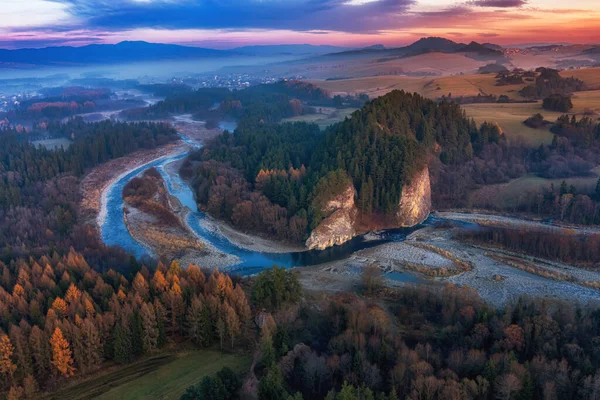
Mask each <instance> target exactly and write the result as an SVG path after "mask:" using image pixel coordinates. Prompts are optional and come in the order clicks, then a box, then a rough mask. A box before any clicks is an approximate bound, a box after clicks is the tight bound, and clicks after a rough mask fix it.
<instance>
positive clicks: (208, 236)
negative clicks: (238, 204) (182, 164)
mask: <svg viewBox="0 0 600 400" xmlns="http://www.w3.org/2000/svg"><path fill="white" fill-rule="evenodd" d="M221 128H222V129H229V130H231V129H232V128H233V129H235V127H234V126H231V124H229V125H228V126H222V127H221ZM181 139H182V140H183V141H184V142H186V143H187V144H189V145H190V146H192V147H194V148H198V147H200V145H199V144H197V143H195V142H193V141H192V140H190V139H189V138H187V137H186V136H184V135H181ZM188 154H189V152H185V153H181V154H177V155H172V156H165V157H162V158H158V159H156V160H154V161H152V162H150V163H148V164H145V165H143V166H140V167H138V168H136V169H134V170H132V171H129V172H127V173H125V174H123V175H121V176H120V177H118V178H117V179H116V180H115V181H114V182H113V183H112V184H111V185H110V186H109V187H108V188H107V189H106V190H105V192H104V194H103V198H102V203H103V210H104V211H103V215H102V218H101V219H100V221H101V235H102V239H103V240H104V242H105V243H106V244H108V245H117V246H120V247H122V248H123V249H125V250H126V251H127V252H129V253H130V254H133V255H134V256H135V257H137V258H140V257H142V256H144V255H149V256H152V255H153V253H152V249H149V248H145V247H144V246H143V245H141V244H140V243H138V242H137V241H136V240H135V239H134V238H133V237H132V236H131V234H130V233H129V231H128V230H127V226H126V225H125V221H124V219H123V199H122V192H123V188H124V187H125V185H126V184H127V182H129V181H130V180H131V179H133V178H134V177H135V176H137V175H139V174H140V173H142V172H144V171H146V170H148V169H150V168H152V167H155V168H156V169H157V170H158V171H159V172H160V174H161V175H162V177H163V179H164V181H165V183H166V187H167V189H168V191H169V193H170V194H171V195H172V196H174V197H176V198H177V199H178V200H179V201H180V202H181V204H182V205H183V206H185V207H187V208H188V209H189V210H190V212H189V213H188V216H187V223H188V225H189V227H190V228H191V229H192V230H193V231H194V233H195V234H196V235H197V236H198V237H199V239H200V240H202V241H203V242H205V243H208V244H210V245H212V246H213V247H214V248H215V249H217V250H218V251H220V252H222V253H225V254H230V255H233V256H235V257H237V258H238V259H239V260H240V262H239V263H238V264H236V265H232V266H230V267H228V268H227V270H228V271H229V272H230V273H235V274H238V275H252V274H255V273H257V272H259V271H260V270H262V269H263V268H265V267H268V266H271V265H274V264H276V265H279V266H283V267H286V268H291V267H298V266H310V265H317V264H321V263H325V262H330V261H336V260H342V259H346V258H348V257H349V256H350V255H352V254H353V253H355V252H357V251H360V250H363V249H366V248H370V247H374V246H377V245H380V244H383V243H387V242H390V241H396V242H397V241H403V240H404V239H405V238H406V236H407V235H409V234H410V233H412V232H414V231H415V230H417V229H420V228H422V227H423V226H426V225H431V224H433V223H434V222H435V218H434V217H429V218H428V219H427V220H426V221H425V222H424V223H423V224H421V225H417V226H415V227H411V228H400V229H392V230H387V231H384V232H382V233H381V234H379V235H377V238H376V239H374V240H373V239H371V240H368V239H367V238H366V237H365V236H358V237H355V238H354V239H352V240H351V241H349V242H347V243H345V244H343V245H341V246H335V247H332V248H329V249H326V250H311V251H302V252H291V253H265V252H259V251H251V250H247V249H244V248H241V247H238V246H236V245H235V244H234V243H232V242H230V241H229V240H228V239H227V238H226V237H224V236H222V235H220V234H219V233H216V232H213V231H212V230H209V229H206V227H205V225H204V224H203V220H205V219H206V218H208V217H207V216H206V214H204V213H203V212H202V211H200V210H199V209H198V206H197V204H196V202H195V200H194V194H193V192H192V190H191V188H190V187H189V186H188V184H187V183H186V182H184V181H183V179H181V177H180V176H179V174H178V173H176V172H174V170H175V169H174V168H166V166H167V165H169V164H171V163H173V162H176V161H178V160H181V159H183V158H185V157H186V156H187V155H188ZM388 278H389V279H393V280H399V281H405V282H406V281H417V280H418V278H416V277H415V276H414V275H412V274H408V273H401V272H392V273H389V274H388Z"/></svg>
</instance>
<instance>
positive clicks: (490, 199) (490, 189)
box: [471, 167, 600, 208]
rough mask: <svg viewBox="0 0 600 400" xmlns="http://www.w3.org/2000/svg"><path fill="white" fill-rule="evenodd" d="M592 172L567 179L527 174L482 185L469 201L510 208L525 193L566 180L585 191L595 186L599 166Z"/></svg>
mask: <svg viewBox="0 0 600 400" xmlns="http://www.w3.org/2000/svg"><path fill="white" fill-rule="evenodd" d="M592 172H594V175H592V176H588V177H577V178H567V179H545V178H540V177H539V176H535V175H527V176H524V177H521V178H519V179H515V180H513V181H510V182H508V183H503V184H499V185H489V186H485V187H482V188H481V189H479V190H477V191H475V192H474V193H473V194H472V195H471V203H472V206H473V207H476V208H479V207H480V208H485V207H486V206H488V205H494V206H496V207H500V208H502V207H508V208H510V207H514V206H516V205H518V204H519V202H520V201H521V200H524V198H525V196H526V195H527V193H537V192H539V191H540V190H541V189H542V188H548V187H550V185H551V184H554V187H556V188H559V187H560V185H561V183H562V182H563V181H566V182H567V185H569V186H570V185H574V186H575V187H576V188H577V190H578V191H579V192H582V193H587V192H590V191H593V190H594V188H595V187H596V183H597V182H598V178H599V177H600V167H596V168H595V169H594V170H592Z"/></svg>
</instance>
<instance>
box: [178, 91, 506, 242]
mask: <svg viewBox="0 0 600 400" xmlns="http://www.w3.org/2000/svg"><path fill="white" fill-rule="evenodd" d="M500 139H501V135H500V132H499V130H498V129H497V127H495V126H492V125H488V124H484V125H483V126H482V127H481V129H479V128H477V126H476V125H475V123H474V121H472V120H469V119H468V118H466V116H465V114H464V112H463V111H462V110H461V108H460V106H459V105H457V104H455V103H449V102H446V101H444V102H441V103H436V102H434V101H432V100H428V99H425V98H423V97H421V96H419V95H418V94H409V93H406V92H404V91H394V92H391V93H389V94H387V95H385V96H383V97H380V98H378V99H376V100H373V101H371V102H369V103H368V104H367V105H365V106H364V107H363V108H362V109H361V110H359V111H356V112H355V113H354V114H352V117H351V118H349V119H346V120H345V121H343V122H341V123H338V124H336V125H334V126H332V127H330V128H328V129H327V130H326V131H325V132H324V133H321V132H320V131H319V130H318V129H317V128H316V126H313V125H307V124H301V123H297V124H269V123H265V122H264V121H263V120H262V119H261V116H260V115H247V116H246V117H245V118H244V120H242V121H241V123H240V124H239V126H238V129H237V130H236V131H235V132H234V133H233V134H228V133H226V134H224V135H222V136H221V137H219V138H217V140H215V141H214V142H213V143H211V144H209V145H208V146H207V147H206V148H205V149H204V150H203V151H202V152H201V153H198V154H195V155H193V156H192V158H191V160H190V162H188V163H186V164H185V165H184V172H185V173H187V174H188V176H192V175H193V176H195V181H194V185H195V188H196V191H197V198H198V201H199V202H200V203H201V205H202V206H203V207H204V208H206V209H208V211H209V212H210V213H211V214H213V215H215V216H216V217H221V218H224V219H226V220H229V221H230V222H231V223H233V224H234V225H236V226H238V227H240V228H244V229H250V230H258V231H261V232H264V233H268V234H272V235H274V236H276V237H280V238H287V239H291V240H302V239H303V238H305V237H306V235H307V233H308V229H309V228H314V227H315V226H316V225H317V224H318V223H319V221H320V220H321V218H322V216H321V214H320V211H319V210H318V207H315V204H314V201H313V200H314V199H315V198H317V197H319V196H318V195H319V193H317V192H321V191H322V192H324V193H328V192H329V193H331V192H333V188H331V187H329V186H330V185H329V184H328V182H330V183H331V182H338V183H339V182H340V181H345V180H346V179H344V178H343V177H340V175H345V176H347V177H349V178H350V179H351V180H352V182H353V183H354V187H355V189H356V190H357V191H358V199H359V201H358V206H359V209H360V211H361V212H362V213H363V214H365V215H371V214H372V213H375V214H378V215H387V214H390V213H393V212H394V207H396V208H397V206H398V203H399V200H400V196H401V193H402V187H403V185H404V183H405V182H406V181H407V180H410V179H411V177H412V175H413V174H414V173H415V172H416V171H419V170H420V169H422V168H423V167H424V165H425V163H426V162H427V159H428V157H429V156H431V155H434V154H435V155H436V156H437V154H439V155H440V158H441V160H442V162H444V163H446V164H454V163H461V162H464V161H466V160H469V159H471V157H472V156H473V153H474V150H473V149H480V148H482V147H483V144H485V143H489V142H498V141H499V140H500ZM436 144H437V145H439V147H438V146H437V145H436ZM439 149H441V151H438V150H439ZM191 161H200V162H201V164H200V165H199V166H198V167H197V168H196V169H195V170H193V168H192V167H191V165H192V164H191ZM334 171H336V174H337V175H338V177H337V178H335V179H332V176H331V175H330V174H331V173H333V172H334ZM328 175H329V176H328ZM319 182H321V184H319ZM317 187H318V188H319V189H318V190H317V189H316V188H317ZM259 198H260V199H261V201H258V200H259ZM247 202H250V203H252V204H250V203H247Z"/></svg>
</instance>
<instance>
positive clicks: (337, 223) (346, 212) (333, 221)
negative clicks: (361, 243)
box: [306, 184, 358, 250]
mask: <svg viewBox="0 0 600 400" xmlns="http://www.w3.org/2000/svg"><path fill="white" fill-rule="evenodd" d="M355 196H356V190H355V189H354V186H353V185H352V184H349V185H348V186H347V187H346V189H345V190H344V191H343V192H342V193H341V194H339V195H337V196H335V197H334V198H332V199H331V200H329V201H328V202H327V203H326V204H325V205H324V206H323V210H322V211H323V212H324V213H326V214H328V213H331V214H330V215H329V216H328V217H327V218H325V219H324V220H323V221H321V223H320V224H319V226H317V227H316V228H315V229H314V230H313V231H312V232H311V233H310V237H309V238H308V240H307V241H306V247H308V248H309V249H311V250H312V249H318V250H323V249H326V248H328V247H331V246H335V245H340V244H342V243H345V242H347V241H348V240H350V239H352V238H353V237H354V236H356V229H355V227H354V222H355V221H356V216H357V214H358V209H357V208H356V204H355V203H354V198H355Z"/></svg>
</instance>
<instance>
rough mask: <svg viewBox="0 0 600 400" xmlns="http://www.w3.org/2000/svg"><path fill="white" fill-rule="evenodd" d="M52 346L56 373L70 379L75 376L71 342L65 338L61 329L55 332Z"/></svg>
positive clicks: (51, 341)
mask: <svg viewBox="0 0 600 400" xmlns="http://www.w3.org/2000/svg"><path fill="white" fill-rule="evenodd" d="M50 345H51V346H52V362H51V363H52V365H53V366H54V368H55V370H56V373H57V374H58V375H62V376H64V377H67V378H68V377H70V376H73V375H74V374H75V367H74V366H73V357H72V354H71V349H70V347H69V342H67V340H66V339H65V338H64V336H63V333H62V331H61V330H60V329H59V328H56V329H55V330H54V333H53V334H52V337H51V338H50Z"/></svg>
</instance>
